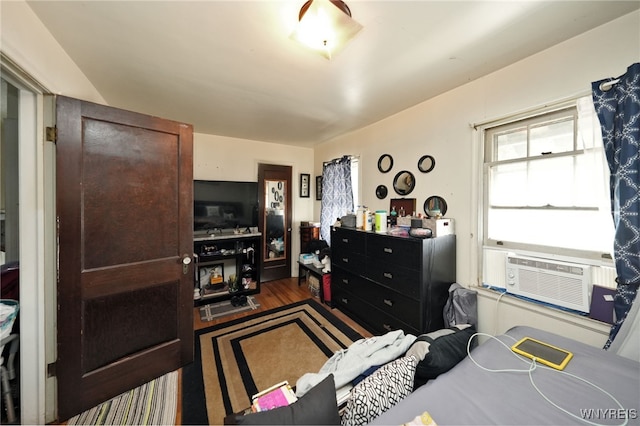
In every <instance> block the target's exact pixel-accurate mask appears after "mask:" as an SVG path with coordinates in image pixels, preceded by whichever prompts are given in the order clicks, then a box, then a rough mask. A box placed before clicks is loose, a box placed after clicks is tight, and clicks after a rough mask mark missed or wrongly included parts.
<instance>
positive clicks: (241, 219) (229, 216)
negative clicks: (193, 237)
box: [193, 180, 258, 232]
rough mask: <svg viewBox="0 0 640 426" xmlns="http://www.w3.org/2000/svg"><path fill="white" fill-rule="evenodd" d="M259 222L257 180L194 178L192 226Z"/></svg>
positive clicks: (238, 225)
mask: <svg viewBox="0 0 640 426" xmlns="http://www.w3.org/2000/svg"><path fill="white" fill-rule="evenodd" d="M257 226H258V183H257V182H234V181H221V180H194V181H193V230H194V232H197V231H213V230H218V229H220V230H223V229H233V228H248V227H257Z"/></svg>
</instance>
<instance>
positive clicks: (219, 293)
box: [193, 228, 262, 306]
mask: <svg viewBox="0 0 640 426" xmlns="http://www.w3.org/2000/svg"><path fill="white" fill-rule="evenodd" d="M247 229H249V228H247ZM245 232H246V231H245ZM261 244H262V234H261V233H259V232H255V233H252V232H251V231H250V230H249V233H236V232H234V230H230V231H226V230H220V232H219V233H216V234H209V231H207V233H206V234H204V235H197V234H196V235H194V239H193V251H194V253H195V259H196V262H195V268H194V271H195V277H194V278H195V280H194V301H193V302H194V306H201V305H206V304H208V303H212V302H216V301H221V300H227V299H230V298H231V297H233V296H239V295H249V294H256V293H260V260H261V258H262V257H261V256H262V254H261V251H260V248H261ZM232 275H235V276H236V279H237V280H238V288H239V290H238V291H237V292H230V291H229V284H228V283H229V278H230V277H231V276H232ZM198 294H199V295H200V297H199V298H196V296H197V295H198Z"/></svg>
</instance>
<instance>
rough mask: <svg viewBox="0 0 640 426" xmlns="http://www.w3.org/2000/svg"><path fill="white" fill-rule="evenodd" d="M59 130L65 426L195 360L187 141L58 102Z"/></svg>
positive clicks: (151, 122) (159, 125)
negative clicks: (89, 411)
mask: <svg viewBox="0 0 640 426" xmlns="http://www.w3.org/2000/svg"><path fill="white" fill-rule="evenodd" d="M56 120H57V123H56V127H57V142H56V150H57V152H56V174H57V176H56V188H57V189H56V200H57V201H56V202H57V214H58V239H59V255H58V263H59V270H58V273H59V277H58V324H57V328H58V359H57V362H56V374H57V381H58V419H59V420H61V421H63V420H66V419H68V418H70V417H71V416H73V415H75V414H77V413H80V412H82V411H83V410H86V409H88V408H91V407H93V406H95V405H97V404H99V403H101V402H104V401H106V400H108V399H109V398H112V397H114V396H116V395H118V394H120V393H122V392H124V391H127V390H129V389H132V388H134V387H136V386H139V385H141V384H143V383H146V382H148V381H150V380H151V379H154V378H156V377H158V376H161V375H162V374H164V373H167V372H170V371H173V370H176V369H178V368H180V367H181V366H182V365H184V364H186V363H189V362H191V361H192V360H193V318H192V317H193V269H192V268H193V266H192V264H191V263H188V262H189V261H190V260H191V257H192V254H193V230H192V229H193V228H192V227H193V201H192V200H193V189H192V187H193V146H192V145H193V136H192V133H193V129H192V126H191V125H186V124H181V123H177V122H173V121H169V120H164V119H159V118H156V117H150V116H146V115H142V114H137V113H132V112H129V111H123V110H119V109H115V108H109V107H105V106H102V105H97V104H92V103H89V102H84V101H80V100H77V99H71V98H66V97H58V98H57V100H56ZM183 262H185V263H187V264H183Z"/></svg>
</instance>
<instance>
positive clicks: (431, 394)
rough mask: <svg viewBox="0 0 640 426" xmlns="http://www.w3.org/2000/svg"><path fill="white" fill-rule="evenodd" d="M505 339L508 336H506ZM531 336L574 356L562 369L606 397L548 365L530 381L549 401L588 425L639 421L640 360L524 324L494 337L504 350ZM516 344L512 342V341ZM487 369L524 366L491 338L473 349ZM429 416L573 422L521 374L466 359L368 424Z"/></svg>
mask: <svg viewBox="0 0 640 426" xmlns="http://www.w3.org/2000/svg"><path fill="white" fill-rule="evenodd" d="M508 336H511V337H508ZM525 336H529V337H533V338H535V339H538V340H541V341H544V342H547V343H550V344H552V345H555V346H558V347H561V348H563V349H567V350H569V351H571V352H573V354H574V357H573V359H572V360H571V361H570V362H569V364H568V365H567V367H566V368H565V370H564V372H566V373H570V374H573V375H576V376H578V377H580V378H582V379H584V380H588V381H589V382H592V383H594V384H596V385H598V386H600V387H601V388H603V389H604V390H606V391H607V392H608V393H610V394H611V395H613V396H614V397H615V398H616V399H617V400H618V401H619V402H620V404H621V405H622V407H623V408H622V409H621V408H620V407H619V406H618V404H616V402H615V401H614V400H613V399H611V398H610V397H609V396H607V395H606V394H604V393H602V392H601V391H599V390H597V389H595V388H593V387H591V386H590V385H588V384H586V383H584V382H583V381H581V380H578V379H575V378H572V377H570V376H568V375H566V374H563V373H562V372H558V371H557V370H553V369H550V368H546V367H539V368H537V369H536V370H535V371H534V372H533V373H532V377H533V379H534V382H535V384H536V386H537V387H538V388H539V389H540V391H541V392H542V393H543V394H544V395H546V397H547V398H549V400H551V401H552V402H553V403H555V404H557V405H559V406H560V407H562V408H564V409H566V410H568V411H569V412H571V413H573V414H574V415H575V416H577V417H580V418H587V419H588V420H589V421H590V422H592V423H591V424H605V425H622V424H624V420H625V417H627V419H628V424H630V425H638V424H640V363H639V362H637V361H634V360H630V359H627V358H623V357H620V356H617V355H615V354H613V353H610V352H607V351H604V350H602V349H598V348H595V347H592V346H589V345H586V344H583V343H581V342H577V341H575V340H571V339H567V338H564V337H561V336H558V335H555V334H552V333H547V332H545V331H541V330H537V329H534V328H530V327H514V328H513V329H511V330H509V331H508V332H507V333H506V334H505V335H502V336H499V339H500V340H501V341H503V342H505V343H506V344H507V345H508V346H509V347H511V345H512V344H513V343H515V341H516V340H519V339H520V338H522V337H525ZM514 339H515V340H514ZM471 355H472V357H473V358H474V359H475V360H476V361H477V362H478V363H479V364H480V365H482V366H484V367H486V368H490V369H527V368H528V363H529V361H528V360H527V363H525V362H523V361H522V359H524V358H521V357H517V356H514V354H513V353H512V352H511V351H510V350H509V349H507V348H505V347H504V346H502V345H501V344H500V343H499V342H497V341H495V340H493V339H491V340H489V341H487V342H485V343H483V344H482V345H480V346H479V347H478V348H476V349H475V350H473V351H472V352H471ZM424 411H428V412H429V413H430V414H431V416H432V417H433V420H434V421H435V422H436V423H437V424H438V425H490V424H494V425H576V424H588V423H583V422H581V421H580V420H579V419H577V418H573V417H571V416H570V415H568V414H566V413H564V412H562V411H561V410H559V409H557V408H555V407H554V406H553V405H552V404H551V403H550V402H548V401H546V400H545V399H544V398H543V397H542V396H541V395H540V394H539V393H538V392H537V391H536V389H535V388H534V386H533V385H532V384H531V381H530V378H529V375H528V374H527V373H491V372H487V371H485V370H483V369H481V368H479V367H478V366H477V365H476V364H474V363H473V362H472V361H471V360H470V359H469V357H467V358H465V359H464V360H463V361H462V362H460V363H459V364H458V365H457V366H456V367H455V368H453V369H452V370H450V371H449V372H447V373H445V374H443V375H441V376H439V377H438V378H437V379H435V380H432V381H430V382H428V383H427V384H426V385H424V386H422V387H420V388H418V389H416V390H415V391H414V392H413V393H412V394H411V395H409V396H408V397H407V398H406V399H404V400H403V401H401V402H400V403H399V404H398V405H396V406H395V407H393V408H392V409H390V410H389V411H387V412H385V413H383V414H382V415H381V416H380V417H378V418H377V419H375V420H374V421H373V422H372V424H385V425H393V424H395V425H398V424H402V423H406V422H408V421H411V420H412V419H414V418H415V417H416V416H418V415H420V414H421V413H423V412H424Z"/></svg>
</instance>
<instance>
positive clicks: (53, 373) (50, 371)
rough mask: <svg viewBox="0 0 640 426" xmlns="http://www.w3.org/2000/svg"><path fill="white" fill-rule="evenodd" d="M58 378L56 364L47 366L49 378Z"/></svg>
mask: <svg viewBox="0 0 640 426" xmlns="http://www.w3.org/2000/svg"><path fill="white" fill-rule="evenodd" d="M49 377H56V363H55V362H52V363H51V364H47V378H49Z"/></svg>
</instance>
